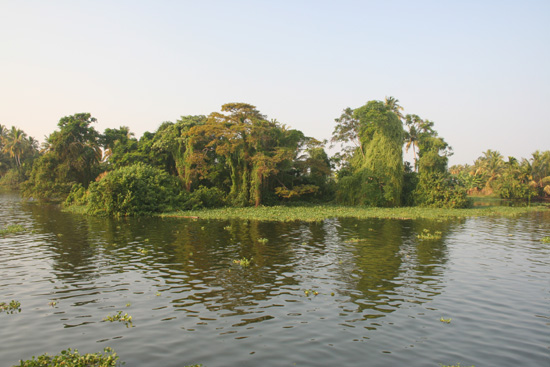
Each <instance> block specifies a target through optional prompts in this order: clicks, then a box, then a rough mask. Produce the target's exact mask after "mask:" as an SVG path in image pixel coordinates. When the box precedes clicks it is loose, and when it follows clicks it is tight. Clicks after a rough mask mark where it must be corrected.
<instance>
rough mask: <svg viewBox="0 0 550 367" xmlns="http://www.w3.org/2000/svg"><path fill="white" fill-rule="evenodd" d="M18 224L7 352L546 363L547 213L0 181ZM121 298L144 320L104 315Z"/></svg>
mask: <svg viewBox="0 0 550 367" xmlns="http://www.w3.org/2000/svg"><path fill="white" fill-rule="evenodd" d="M13 224H19V225H22V226H24V227H25V230H24V231H23V232H20V233H15V234H7V235H5V236H0V302H9V301H10V300H12V299H13V300H17V301H19V302H21V309H22V310H21V312H20V313H14V314H7V313H5V312H3V313H0V325H1V327H0V341H1V343H2V344H1V345H2V347H1V348H0V362H1V365H2V366H11V365H14V364H17V363H18V361H19V360H20V359H29V358H31V357H32V356H38V355H40V354H43V353H46V352H47V353H49V354H57V353H59V352H60V351H61V350H63V349H66V348H69V347H70V348H76V349H78V350H79V352H80V353H90V352H98V351H101V350H103V348H105V347H112V348H113V349H114V350H115V351H116V352H117V354H118V355H119V356H120V359H121V360H122V361H124V362H125V363H126V366H165V367H166V366H174V367H175V366H178V367H179V366H185V365H190V364H198V363H202V364H203V365H204V366H205V367H217V366H407V367H411V366H434V367H436V366H440V364H444V365H451V364H456V363H460V364H461V365H462V366H471V365H475V366H476V367H481V366H499V367H506V366H514V367H517V366H523V367H527V366H537V367H539V366H548V365H550V244H548V243H543V242H542V241H541V239H542V238H543V237H546V236H550V216H549V215H548V213H535V214H529V215H525V216H520V217H517V218H501V217H486V218H469V219H456V220H451V221H449V220H445V221H433V220H382V219H372V220H355V219H327V220H325V221H322V222H316V223H304V222H287V223H276V222H258V221H237V220H232V221H205V220H200V219H198V220H197V219H175V218H165V219H161V218H141V219H136V218H130V219H128V218H123V219H107V218H93V217H85V216H79V215H74V214H68V213H64V212H61V211H60V210H59V209H58V208H57V207H55V206H50V205H40V204H36V203H27V202H25V201H23V200H21V199H20V198H19V196H18V195H17V194H13V193H1V194H0V228H4V227H6V226H8V225H13ZM424 230H428V231H430V233H432V234H433V233H435V232H436V231H437V232H440V233H441V238H439V239H429V240H420V239H418V238H417V235H418V234H420V233H423V232H424ZM243 258H245V259H246V260H249V261H250V264H249V265H248V266H244V265H246V263H245V261H241V262H240V263H239V261H240V260H242V259H243ZM119 311H122V314H125V313H127V314H128V315H130V316H132V323H131V324H128V323H124V322H108V321H103V319H105V318H106V317H108V316H113V315H116V314H117V313H118V312H119ZM442 319H443V320H444V321H442ZM449 319H450V320H449Z"/></svg>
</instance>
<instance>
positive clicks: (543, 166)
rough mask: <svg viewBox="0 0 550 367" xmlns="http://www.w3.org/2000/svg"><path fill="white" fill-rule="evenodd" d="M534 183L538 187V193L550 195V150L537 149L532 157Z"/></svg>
mask: <svg viewBox="0 0 550 367" xmlns="http://www.w3.org/2000/svg"><path fill="white" fill-rule="evenodd" d="M530 162H531V167H532V177H533V183H534V185H535V186H536V187H537V190H538V195H540V196H544V195H547V196H550V150H547V151H544V152H541V151H538V150H537V151H536V152H534V153H533V154H532V157H531V159H530Z"/></svg>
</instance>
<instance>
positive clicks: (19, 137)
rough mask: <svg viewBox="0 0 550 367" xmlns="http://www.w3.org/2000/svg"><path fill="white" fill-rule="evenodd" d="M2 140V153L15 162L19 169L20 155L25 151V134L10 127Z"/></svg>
mask: <svg viewBox="0 0 550 367" xmlns="http://www.w3.org/2000/svg"><path fill="white" fill-rule="evenodd" d="M2 140H3V142H4V144H3V147H2V151H3V152H4V153H7V154H9V156H10V157H11V158H13V159H14V160H15V165H16V167H21V155H22V154H23V153H24V151H25V150H26V144H27V134H25V132H24V131H23V130H21V129H18V128H16V127H15V126H12V128H11V130H9V131H8V133H7V134H6V135H5V137H3V138H2Z"/></svg>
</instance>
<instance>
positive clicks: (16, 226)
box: [0, 224, 25, 236]
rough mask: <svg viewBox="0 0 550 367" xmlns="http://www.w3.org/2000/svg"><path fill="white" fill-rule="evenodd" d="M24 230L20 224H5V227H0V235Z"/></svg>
mask: <svg viewBox="0 0 550 367" xmlns="http://www.w3.org/2000/svg"><path fill="white" fill-rule="evenodd" d="M24 230H25V227H23V226H22V225H20V224H12V225H9V226H7V227H6V228H2V229H0V236H5V235H7V234H11V233H17V232H23V231H24Z"/></svg>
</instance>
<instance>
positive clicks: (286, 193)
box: [275, 185, 319, 199]
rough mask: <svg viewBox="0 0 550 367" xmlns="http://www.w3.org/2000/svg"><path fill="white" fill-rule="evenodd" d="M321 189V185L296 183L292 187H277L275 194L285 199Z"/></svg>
mask: <svg viewBox="0 0 550 367" xmlns="http://www.w3.org/2000/svg"><path fill="white" fill-rule="evenodd" d="M318 191H319V186H315V185H296V186H294V187H293V188H292V189H287V188H286V187H277V188H275V194H277V195H278V196H279V197H281V198H283V199H297V198H301V197H303V196H304V195H312V194H315V193H317V192H318Z"/></svg>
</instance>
